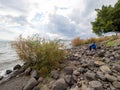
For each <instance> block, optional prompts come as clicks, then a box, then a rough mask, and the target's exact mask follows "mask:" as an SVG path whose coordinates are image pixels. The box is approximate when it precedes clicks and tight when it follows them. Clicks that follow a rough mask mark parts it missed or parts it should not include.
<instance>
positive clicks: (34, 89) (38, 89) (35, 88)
mask: <svg viewBox="0 0 120 90" xmlns="http://www.w3.org/2000/svg"><path fill="white" fill-rule="evenodd" d="M32 90H40V88H39V87H38V86H35V87H34V88H33V89H32Z"/></svg>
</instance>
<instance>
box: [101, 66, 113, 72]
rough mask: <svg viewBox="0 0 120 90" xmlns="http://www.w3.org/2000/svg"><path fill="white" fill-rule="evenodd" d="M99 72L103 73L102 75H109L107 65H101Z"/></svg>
mask: <svg viewBox="0 0 120 90" xmlns="http://www.w3.org/2000/svg"><path fill="white" fill-rule="evenodd" d="M100 70H101V71H102V72H103V73H111V70H110V68H109V66H107V65H103V66H101V67H100Z"/></svg>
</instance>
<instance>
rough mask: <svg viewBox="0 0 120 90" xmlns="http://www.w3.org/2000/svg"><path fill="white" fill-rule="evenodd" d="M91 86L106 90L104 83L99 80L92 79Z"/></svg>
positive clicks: (97, 89)
mask: <svg viewBox="0 0 120 90" xmlns="http://www.w3.org/2000/svg"><path fill="white" fill-rule="evenodd" d="M89 85H90V87H92V88H94V89H95V90H104V89H103V87H102V83H101V82H99V81H90V82H89Z"/></svg>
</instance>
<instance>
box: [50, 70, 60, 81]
mask: <svg viewBox="0 0 120 90" xmlns="http://www.w3.org/2000/svg"><path fill="white" fill-rule="evenodd" d="M51 77H52V78H54V79H58V78H59V72H58V71H57V70H54V71H51Z"/></svg>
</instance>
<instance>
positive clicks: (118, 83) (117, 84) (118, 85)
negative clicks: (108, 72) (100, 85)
mask: <svg viewBox="0 0 120 90" xmlns="http://www.w3.org/2000/svg"><path fill="white" fill-rule="evenodd" d="M113 86H114V87H115V88H117V89H120V82H118V81H114V82H113Z"/></svg>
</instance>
